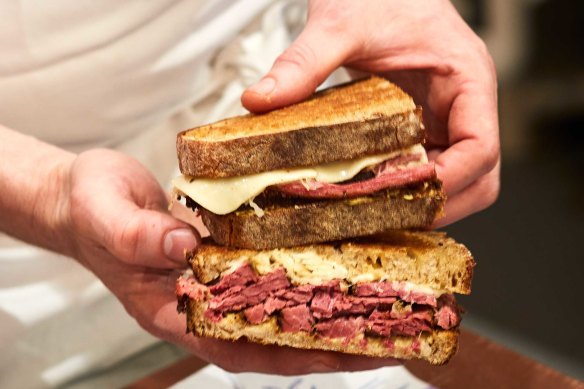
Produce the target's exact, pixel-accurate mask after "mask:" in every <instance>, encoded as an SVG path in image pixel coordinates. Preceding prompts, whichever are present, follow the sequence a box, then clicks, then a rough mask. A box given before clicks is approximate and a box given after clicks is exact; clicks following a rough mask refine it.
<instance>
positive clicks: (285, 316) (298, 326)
mask: <svg viewBox="0 0 584 389" xmlns="http://www.w3.org/2000/svg"><path fill="white" fill-rule="evenodd" d="M313 324H314V319H313V318H312V314H311V313H310V309H309V308H308V306H306V305H297V306H295V307H290V308H284V309H282V312H281V316H280V326H281V327H282V331H284V332H298V331H310V330H312V325H313Z"/></svg>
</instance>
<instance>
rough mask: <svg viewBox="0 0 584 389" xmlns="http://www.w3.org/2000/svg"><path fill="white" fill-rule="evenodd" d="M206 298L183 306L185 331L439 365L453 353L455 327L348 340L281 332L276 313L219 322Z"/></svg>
mask: <svg viewBox="0 0 584 389" xmlns="http://www.w3.org/2000/svg"><path fill="white" fill-rule="evenodd" d="M206 307H207V303H206V302H205V301H195V300H189V301H186V302H185V306H184V307H183V308H184V309H185V310H186V313H187V331H189V332H192V333H194V334H195V335H197V336H203V337H211V338H216V339H223V340H231V341H236V340H239V339H247V340H249V341H252V342H254V343H260V344H266V345H267V344H272V345H279V346H289V347H294V348H300V349H317V350H327V351H338V352H343V353H348V354H356V355H365V356H370V357H380V358H398V359H421V360H426V361H428V362H429V363H431V364H433V365H442V364H445V363H446V362H448V360H449V359H450V358H451V357H452V356H453V355H454V354H455V353H456V350H457V348H458V330H440V331H432V332H429V333H423V334H421V335H419V336H414V337H409V336H392V337H390V338H379V337H373V336H367V335H358V336H355V337H353V338H352V339H350V340H348V341H347V340H345V339H344V338H324V337H320V336H318V335H314V334H311V333H308V332H303V331H299V332H282V331H281V330H280V326H279V325H278V323H277V319H276V317H274V316H272V317H270V318H269V320H267V321H265V322H263V323H260V324H250V323H248V322H247V321H246V320H245V319H244V318H242V317H241V315H239V314H236V313H230V314H227V315H225V317H224V318H223V319H222V320H221V321H219V322H212V321H210V320H209V319H207V318H206V317H205V315H204V312H205V309H206Z"/></svg>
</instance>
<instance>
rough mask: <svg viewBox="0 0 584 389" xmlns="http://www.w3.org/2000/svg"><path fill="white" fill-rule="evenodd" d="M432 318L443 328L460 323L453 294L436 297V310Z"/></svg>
mask: <svg viewBox="0 0 584 389" xmlns="http://www.w3.org/2000/svg"><path fill="white" fill-rule="evenodd" d="M434 318H435V319H436V324H437V325H438V327H440V328H444V329H445V330H449V329H451V328H454V327H457V326H458V325H459V324H460V311H459V309H458V306H457V305H456V302H455V301H454V296H452V295H442V296H440V298H439V299H438V310H437V311H436V313H435V314H434Z"/></svg>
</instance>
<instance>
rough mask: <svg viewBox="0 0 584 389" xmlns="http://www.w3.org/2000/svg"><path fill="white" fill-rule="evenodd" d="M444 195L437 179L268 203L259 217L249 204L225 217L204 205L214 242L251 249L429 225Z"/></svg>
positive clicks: (203, 216) (205, 216)
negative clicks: (341, 197) (352, 193)
mask: <svg viewBox="0 0 584 389" xmlns="http://www.w3.org/2000/svg"><path fill="white" fill-rule="evenodd" d="M445 199H446V195H445V194H444V193H443V192H442V188H441V183H440V181H438V180H435V181H429V182H427V183H425V184H422V185H419V186H416V187H409V188H401V189H391V190H385V191H380V192H376V193H374V194H372V195H369V196H362V197H357V198H353V199H346V200H335V199H333V200H325V201H322V200H319V201H312V202H307V201H303V202H298V203H284V204H281V203H280V204H273V205H269V204H268V205H267V206H266V207H265V208H263V211H264V215H263V216H262V217H258V216H257V215H256V214H255V212H254V211H253V210H252V209H251V208H249V207H247V209H245V210H239V211H235V212H232V213H229V214H227V215H216V214H214V213H212V212H209V211H207V210H205V209H202V208H201V209H200V212H201V215H202V218H203V222H204V223H205V226H206V227H207V229H208V230H209V232H210V233H211V236H212V238H213V239H214V240H215V242H217V243H219V244H221V245H225V246H230V247H240V248H249V249H268V248H276V247H291V246H298V245H305V244H311V243H318V242H328V241H334V240H339V239H346V238H351V237H358V236H364V235H371V234H376V233H379V232H382V231H386V230H391V229H413V228H417V229H420V228H427V227H429V226H430V225H431V224H432V223H433V222H434V220H435V219H437V218H438V217H440V216H442V213H443V206H444V201H445Z"/></svg>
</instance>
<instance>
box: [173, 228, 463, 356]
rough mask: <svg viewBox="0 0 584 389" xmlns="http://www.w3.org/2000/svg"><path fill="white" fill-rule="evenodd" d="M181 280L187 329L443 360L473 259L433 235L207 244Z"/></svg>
mask: <svg viewBox="0 0 584 389" xmlns="http://www.w3.org/2000/svg"><path fill="white" fill-rule="evenodd" d="M189 263H190V265H191V268H192V271H189V272H187V273H186V274H185V275H183V276H181V277H180V278H179V279H178V280H177V296H178V299H179V304H178V308H179V311H181V312H185V313H186V315H187V331H189V332H192V333H194V334H195V335H197V336H204V337H213V338H217V339H224V340H232V341H235V340H238V339H247V340H248V341H251V342H256V343H261V344H274V345H280V346H289V347H295V348H301V349H318V350H330V351H338V352H343V353H350V354H358V355H366V356H372V357H383V358H399V359H422V360H426V361H428V362H430V363H432V364H436V365H439V364H444V363H446V362H447V361H448V360H449V359H450V358H451V357H452V355H454V353H455V352H456V350H457V344H458V327H459V324H460V319H461V309H460V308H459V306H458V305H457V304H456V301H455V299H454V296H453V293H462V294H469V293H470V284H471V279H472V271H473V267H474V260H473V258H472V256H471V254H470V252H469V251H468V250H467V249H466V248H465V247H464V246H462V245H460V244H458V243H456V242H454V241H453V240H452V239H450V238H447V237H446V236H445V235H444V234H441V233H434V232H393V233H386V234H384V235H380V236H376V237H375V238H367V239H361V240H353V241H343V242H337V243H334V244H332V243H331V244H321V245H311V246H301V247H294V248H287V249H274V250H258V251H256V250H244V249H230V248H226V247H222V246H216V245H214V244H211V243H206V244H204V245H203V246H202V247H201V248H200V249H198V250H197V251H196V253H191V254H189Z"/></svg>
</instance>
